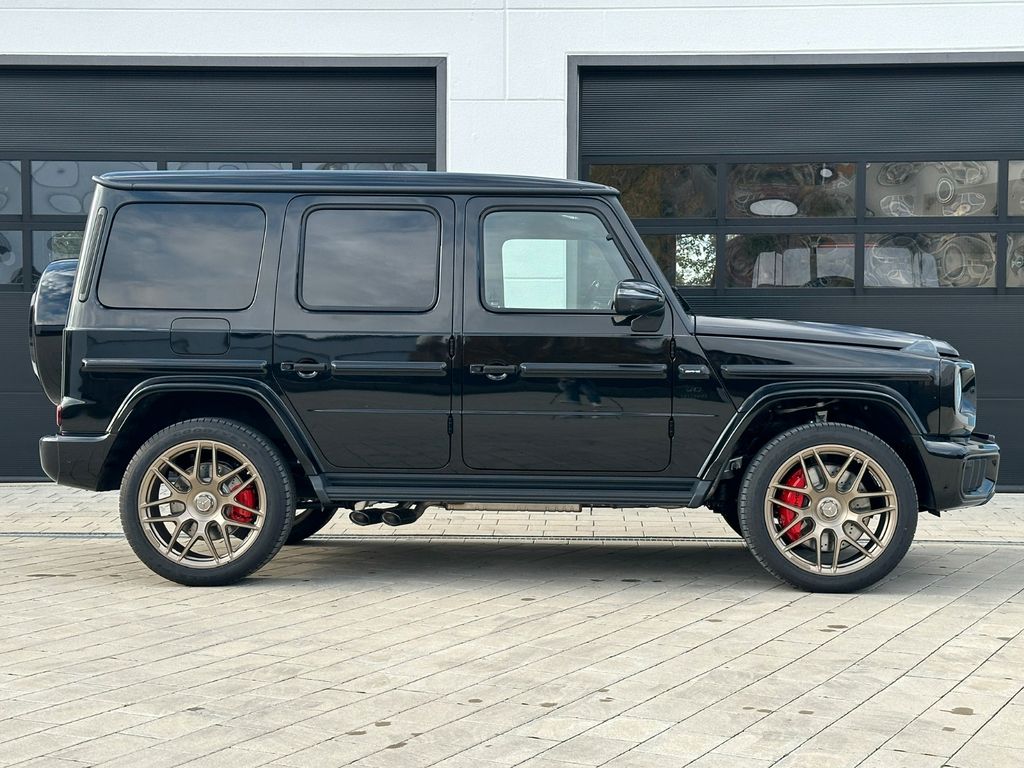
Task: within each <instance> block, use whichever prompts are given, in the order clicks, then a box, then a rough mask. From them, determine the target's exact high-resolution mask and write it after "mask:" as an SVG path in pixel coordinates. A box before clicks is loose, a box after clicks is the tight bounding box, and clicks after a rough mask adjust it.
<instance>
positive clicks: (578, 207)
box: [476, 200, 642, 317]
mask: <svg viewBox="0 0 1024 768" xmlns="http://www.w3.org/2000/svg"><path fill="white" fill-rule="evenodd" d="M510 211H520V212H527V213H530V212H537V213H544V212H551V213H558V212H572V211H576V212H580V213H590V214H593V215H595V216H597V217H598V219H600V220H601V223H602V224H604V228H605V230H606V231H607V232H608V234H609V235H610V236H611V241H612V242H613V243H614V244H615V247H616V248H617V249H618V251H619V255H620V256H622V258H623V259H624V260H625V262H626V266H627V267H629V271H630V272H631V273H632V275H633V278H634V279H642V275H641V273H640V271H639V270H638V269H637V265H636V264H635V263H634V259H633V258H632V257H631V255H630V251H629V249H627V248H624V247H623V243H622V238H621V237H620V236H619V233H618V232H617V231H616V230H615V227H614V226H612V223H611V222H612V219H611V218H609V217H608V216H606V215H605V214H604V211H602V210H601V209H600V208H599V207H598V206H597V205H594V204H590V205H587V204H581V203H568V204H562V205H559V204H557V203H551V204H550V205H546V204H543V203H539V204H538V203H519V204H517V203H516V202H515V201H513V200H509V201H502V202H495V203H494V204H492V205H489V206H487V207H486V208H484V209H483V210H482V211H480V216H479V218H478V219H477V253H476V262H477V300H478V301H479V302H480V306H481V307H482V308H483V309H484V310H485V311H486V312H490V313H491V314H495V315H563V316H564V315H577V316H583V317H609V316H611V315H614V314H615V313H614V312H613V311H612V310H610V309H607V310H602V309H590V310H580V309H514V308H513V309H510V308H506V307H492V306H491V305H490V304H488V303H487V292H486V279H485V277H486V276H485V274H484V222H485V221H486V219H487V217H488V216H489V215H491V214H492V213H502V212H510Z"/></svg>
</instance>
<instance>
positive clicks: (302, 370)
mask: <svg viewBox="0 0 1024 768" xmlns="http://www.w3.org/2000/svg"><path fill="white" fill-rule="evenodd" d="M281 370H282V371H284V372H285V373H295V374H298V376H299V378H300V379H312V378H314V377H315V376H316V375H317V374H318V373H323V372H324V371H326V370H327V363H313V362H309V361H305V360H303V361H301V362H298V363H293V362H291V361H289V362H286V363H281Z"/></svg>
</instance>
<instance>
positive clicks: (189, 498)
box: [121, 417, 296, 586]
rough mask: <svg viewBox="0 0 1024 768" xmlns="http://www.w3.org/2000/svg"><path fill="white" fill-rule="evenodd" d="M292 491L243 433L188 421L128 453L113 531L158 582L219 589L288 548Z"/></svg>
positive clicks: (214, 421) (260, 442)
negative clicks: (118, 531) (117, 526)
mask: <svg viewBox="0 0 1024 768" xmlns="http://www.w3.org/2000/svg"><path fill="white" fill-rule="evenodd" d="M295 507H296V504H295V483H294V480H293V478H292V474H291V471H290V469H289V467H288V464H287V462H286V461H285V459H284V457H283V456H282V455H281V452H280V451H279V450H278V449H277V447H276V446H275V445H274V444H273V443H272V442H271V441H270V440H268V439H267V437H266V436H265V435H263V434H261V433H260V432H258V431H257V430H255V429H253V428H252V427H250V426H249V425H248V424H243V423H241V422H238V421H233V420H230V419H218V418H212V417H206V418H197V419H189V420H188V421H181V422H178V423H177V424H172V425H170V426H169V427H165V428H164V429H162V430H160V431H159V432H157V433H156V434H155V435H153V436H152V437H151V438H149V440H147V441H146V442H145V443H143V445H142V446H141V447H140V448H139V449H138V451H136V453H135V456H134V457H133V458H132V460H131V462H129V464H128V468H127V469H126V470H125V473H124V479H123V480H122V482H121V526H122V527H123V528H124V533H125V538H127V540H128V544H129V545H130V546H131V548H132V549H133V550H134V552H135V554H136V555H138V557H139V559H140V560H141V561H142V562H143V563H144V564H145V565H146V566H147V567H148V568H149V569H150V570H152V571H153V572H154V573H157V574H159V575H160V576H163V577H164V578H165V579H170V580H171V581H176V582H178V583H179V584H187V585H190V586H223V585H225V584H232V583H234V582H236V581H238V580H239V579H244V578H245V577H246V576H248V575H249V574H251V573H253V572H254V571H256V570H258V569H260V568H262V567H263V566H264V565H266V564H267V562H269V561H270V559H271V558H272V557H273V556H274V555H275V554H276V553H277V552H278V550H279V549H280V548H281V546H282V545H283V544H284V542H285V539H287V538H288V536H289V534H290V533H291V530H292V523H293V521H294V519H295Z"/></svg>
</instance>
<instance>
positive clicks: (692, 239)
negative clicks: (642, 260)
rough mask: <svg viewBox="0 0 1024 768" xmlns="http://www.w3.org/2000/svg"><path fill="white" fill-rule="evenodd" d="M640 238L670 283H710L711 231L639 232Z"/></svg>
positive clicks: (712, 261)
mask: <svg viewBox="0 0 1024 768" xmlns="http://www.w3.org/2000/svg"><path fill="white" fill-rule="evenodd" d="M643 241H644V245H646V246H647V250H649V251H650V252H651V255H652V256H653V257H654V260H655V261H656V262H658V266H659V267H661V271H662V272H664V273H665V277H667V278H668V280H669V282H670V283H672V285H688V286H709V285H713V284H714V280H715V236H714V235H706V234H705V235H643Z"/></svg>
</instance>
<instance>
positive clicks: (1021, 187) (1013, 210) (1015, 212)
mask: <svg viewBox="0 0 1024 768" xmlns="http://www.w3.org/2000/svg"><path fill="white" fill-rule="evenodd" d="M1009 175H1010V178H1009V179H1008V181H1009V186H1010V189H1009V192H1010V194H1009V201H1008V203H1007V208H1008V210H1007V211H1006V213H1007V215H1009V216H1024V160H1011V161H1010V167H1009Z"/></svg>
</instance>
